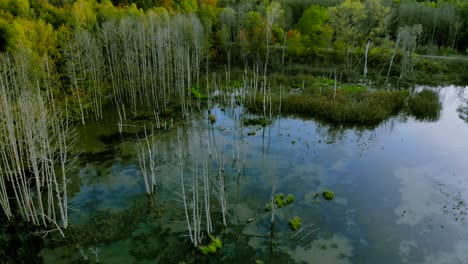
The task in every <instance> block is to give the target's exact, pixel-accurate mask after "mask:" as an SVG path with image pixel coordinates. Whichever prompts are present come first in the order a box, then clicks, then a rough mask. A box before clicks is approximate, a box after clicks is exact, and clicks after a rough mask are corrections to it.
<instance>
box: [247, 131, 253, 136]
mask: <svg viewBox="0 0 468 264" xmlns="http://www.w3.org/2000/svg"><path fill="white" fill-rule="evenodd" d="M247 136H255V131H249V132H247Z"/></svg>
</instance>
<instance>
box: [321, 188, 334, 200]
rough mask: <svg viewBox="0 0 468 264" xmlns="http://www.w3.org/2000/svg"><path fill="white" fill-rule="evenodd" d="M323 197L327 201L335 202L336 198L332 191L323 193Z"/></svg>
mask: <svg viewBox="0 0 468 264" xmlns="http://www.w3.org/2000/svg"><path fill="white" fill-rule="evenodd" d="M322 196H323V198H325V200H333V198H334V197H335V194H334V193H333V192H332V191H330V190H326V191H323V193H322Z"/></svg>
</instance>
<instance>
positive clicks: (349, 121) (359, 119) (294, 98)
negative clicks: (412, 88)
mask: <svg viewBox="0 0 468 264" xmlns="http://www.w3.org/2000/svg"><path fill="white" fill-rule="evenodd" d="M407 97H408V92H407V91H383V90H380V91H368V90H367V89H365V88H363V87H359V86H345V88H340V89H337V91H336V94H335V92H334V89H333V88H331V87H328V88H327V87H325V88H322V89H318V88H313V89H308V91H307V92H304V93H300V94H290V95H288V96H286V97H283V98H282V101H281V113H284V114H298V115H302V116H307V117H313V118H316V119H318V120H320V121H323V122H326V123H330V124H336V125H346V126H377V125H378V124H380V123H381V122H382V121H384V120H386V119H388V118H389V117H391V116H393V115H396V114H398V113H399V112H400V111H401V110H402V109H403V108H404V106H405V104H406V98H407ZM279 100H280V99H279V97H273V98H272V107H273V109H272V110H273V111H275V112H279V109H278V106H279ZM247 107H248V108H249V110H250V111H252V112H254V113H261V112H262V111H263V98H262V97H261V96H257V97H256V98H254V99H253V100H252V102H251V103H249V104H248V105H247Z"/></svg>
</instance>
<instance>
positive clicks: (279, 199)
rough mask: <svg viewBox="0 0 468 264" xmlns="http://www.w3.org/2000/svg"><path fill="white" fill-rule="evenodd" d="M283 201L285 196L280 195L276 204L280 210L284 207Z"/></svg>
mask: <svg viewBox="0 0 468 264" xmlns="http://www.w3.org/2000/svg"><path fill="white" fill-rule="evenodd" d="M283 199H284V194H282V193H280V194H277V195H276V196H275V202H276V206H277V207H278V208H281V207H283Z"/></svg>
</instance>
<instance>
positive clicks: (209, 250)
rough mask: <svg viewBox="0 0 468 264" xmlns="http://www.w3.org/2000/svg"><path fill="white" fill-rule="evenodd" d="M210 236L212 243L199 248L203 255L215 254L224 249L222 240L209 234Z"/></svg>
mask: <svg viewBox="0 0 468 264" xmlns="http://www.w3.org/2000/svg"><path fill="white" fill-rule="evenodd" d="M208 236H209V238H210V240H211V241H210V243H209V244H208V245H206V246H202V245H200V246H199V247H198V249H199V250H200V252H201V253H202V254H203V255H208V254H214V253H216V251H217V249H221V248H222V247H223V244H222V242H221V239H220V238H218V237H214V236H213V235H211V234H209V235H208Z"/></svg>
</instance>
